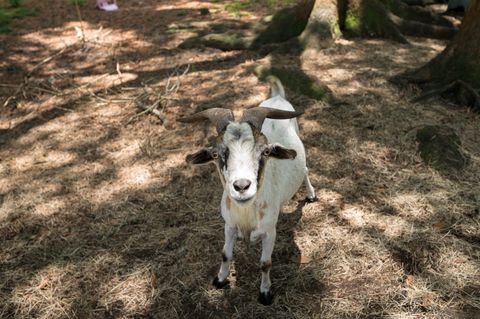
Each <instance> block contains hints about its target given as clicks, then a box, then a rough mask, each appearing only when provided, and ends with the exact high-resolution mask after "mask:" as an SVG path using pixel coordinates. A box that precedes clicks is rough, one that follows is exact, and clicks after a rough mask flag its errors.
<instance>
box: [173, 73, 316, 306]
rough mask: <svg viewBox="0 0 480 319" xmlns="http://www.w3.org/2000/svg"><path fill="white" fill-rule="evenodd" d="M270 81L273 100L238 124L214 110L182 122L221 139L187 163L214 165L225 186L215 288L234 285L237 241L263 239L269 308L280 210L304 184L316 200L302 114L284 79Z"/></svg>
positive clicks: (263, 296) (264, 298) (264, 297)
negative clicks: (201, 124) (205, 126)
mask: <svg viewBox="0 0 480 319" xmlns="http://www.w3.org/2000/svg"><path fill="white" fill-rule="evenodd" d="M269 80H270V82H271V84H272V88H271V97H270V98H269V99H267V100H265V101H263V102H262V103H261V104H260V106H259V107H254V108H251V109H247V110H245V111H244V112H243V115H242V117H241V118H240V120H239V121H235V119H234V115H233V113H232V111H231V110H228V109H224V108H211V109H207V110H204V111H202V112H199V113H196V114H193V115H192V116H189V117H184V118H180V119H178V120H179V121H180V122H197V121H203V120H210V121H211V122H212V123H213V124H214V125H215V126H216V130H217V133H218V137H217V141H216V145H214V146H210V147H205V148H203V149H201V150H200V151H198V152H197V153H194V154H190V155H187V157H186V161H187V162H188V163H192V164H205V163H209V162H214V163H215V164H216V166H217V168H218V171H219V173H220V179H221V181H222V184H223V189H224V190H223V196H222V200H221V214H222V216H223V219H224V220H225V244H224V246H223V253H222V263H221V266H220V270H219V272H218V275H217V277H215V279H214V281H213V285H214V286H215V287H217V288H223V287H225V286H227V285H228V284H229V282H228V279H227V277H228V275H229V268H230V261H231V260H232V257H233V246H234V243H235V240H236V238H237V237H244V236H245V237H250V240H251V241H256V240H257V239H259V238H261V240H262V255H261V258H260V262H261V270H262V281H261V285H260V295H259V302H260V303H262V304H264V305H269V304H271V303H272V301H273V297H272V294H271V293H270V286H271V281H270V268H271V267H272V261H271V255H272V251H273V247H274V245H275V237H276V229H275V227H276V224H277V219H278V215H279V212H280V209H281V208H282V205H283V204H284V203H285V202H286V201H288V200H289V199H290V198H292V197H293V195H294V194H295V193H296V192H297V190H298V188H299V187H300V186H301V184H302V182H304V183H305V186H306V188H307V192H308V194H307V200H308V201H314V200H315V199H316V197H315V190H314V189H313V187H312V184H311V183H310V181H309V179H308V169H307V166H306V160H305V149H304V146H303V143H302V141H301V140H300V137H299V136H298V134H299V130H298V124H297V120H296V119H295V117H297V116H299V115H300V114H302V112H297V111H295V109H294V108H293V106H292V105H291V104H290V103H289V102H288V101H287V100H286V99H285V91H284V89H283V86H282V84H281V82H280V80H279V79H277V78H275V77H270V79H269Z"/></svg>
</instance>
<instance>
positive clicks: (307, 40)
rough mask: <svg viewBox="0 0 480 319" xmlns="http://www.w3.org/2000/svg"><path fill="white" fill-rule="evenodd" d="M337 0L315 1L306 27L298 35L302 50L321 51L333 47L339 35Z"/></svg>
mask: <svg viewBox="0 0 480 319" xmlns="http://www.w3.org/2000/svg"><path fill="white" fill-rule="evenodd" d="M338 11H339V10H338V5H337V0H316V1H314V5H313V8H312V9H311V13H310V17H309V18H308V22H307V25H306V27H305V29H304V30H303V32H302V34H301V35H300V38H299V40H300V43H301V45H302V46H303V47H304V48H311V49H323V48H327V47H330V46H332V45H333V41H334V39H335V38H337V37H339V36H340V35H341V31H340V27H339V23H338V21H339V17H338V16H339V14H338Z"/></svg>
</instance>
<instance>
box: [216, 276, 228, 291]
mask: <svg viewBox="0 0 480 319" xmlns="http://www.w3.org/2000/svg"><path fill="white" fill-rule="evenodd" d="M229 283H230V282H229V281H228V279H225V280H224V281H220V280H219V279H218V276H217V277H215V279H213V285H214V286H215V288H217V289H222V288H225V287H226V286H228V284H229Z"/></svg>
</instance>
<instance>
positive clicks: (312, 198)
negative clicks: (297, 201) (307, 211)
mask: <svg viewBox="0 0 480 319" xmlns="http://www.w3.org/2000/svg"><path fill="white" fill-rule="evenodd" d="M305 201H306V202H307V203H315V202H316V201H318V198H317V196H314V197H310V196H307V197H306V198H305Z"/></svg>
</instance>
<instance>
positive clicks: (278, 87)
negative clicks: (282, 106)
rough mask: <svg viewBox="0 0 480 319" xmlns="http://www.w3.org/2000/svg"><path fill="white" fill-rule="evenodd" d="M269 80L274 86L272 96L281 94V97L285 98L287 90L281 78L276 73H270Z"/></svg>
mask: <svg viewBox="0 0 480 319" xmlns="http://www.w3.org/2000/svg"><path fill="white" fill-rule="evenodd" d="M267 81H268V82H269V83H270V85H271V87H272V94H271V95H270V97H275V96H277V95H280V96H281V97H283V98H285V90H284V89H283V85H282V82H280V79H279V78H277V77H276V76H274V75H269V76H268V77H267Z"/></svg>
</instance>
